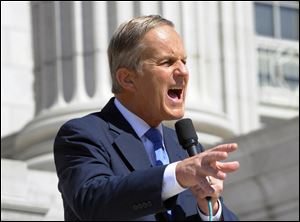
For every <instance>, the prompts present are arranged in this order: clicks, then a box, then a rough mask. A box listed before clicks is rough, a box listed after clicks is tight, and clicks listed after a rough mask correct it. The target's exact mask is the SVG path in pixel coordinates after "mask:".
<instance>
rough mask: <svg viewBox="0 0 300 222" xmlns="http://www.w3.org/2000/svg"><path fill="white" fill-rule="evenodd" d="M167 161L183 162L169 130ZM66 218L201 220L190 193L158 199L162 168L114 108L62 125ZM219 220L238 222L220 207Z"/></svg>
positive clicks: (58, 153)
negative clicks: (169, 213) (167, 214)
mask: <svg viewBox="0 0 300 222" xmlns="http://www.w3.org/2000/svg"><path fill="white" fill-rule="evenodd" d="M163 133H164V143H165V146H166V150H167V152H168V155H169V159H170V162H174V161H178V160H181V159H184V158H186V157H187V156H188V155H187V153H186V152H185V151H184V150H182V148H181V147H180V145H179V143H178V141H177V136H176V133H175V131H174V130H173V129H170V128H167V127H163ZM54 160H55V166H56V171H57V175H58V178H59V184H58V189H59V191H60V192H61V194H62V199H63V204H64V213H65V220H138V221H141V220H150V221H151V220H152V221H153V220H164V219H165V217H164V215H165V213H163V212H165V211H166V210H168V209H172V215H173V219H174V220H201V219H200V217H199V215H198V214H197V208H196V206H197V204H196V200H195V199H194V197H193V196H192V194H191V192H190V191H189V190H186V191H184V192H182V193H180V194H179V195H176V196H174V197H172V198H170V199H168V200H166V201H164V202H163V201H162V200H161V190H162V179H163V173H164V170H165V167H166V166H159V167H153V166H151V163H150V160H149V158H148V156H147V153H146V151H145V148H144V145H143V143H142V142H141V141H140V139H139V138H138V136H137V135H136V133H135V131H134V130H133V128H132V127H131V126H130V124H129V123H128V122H127V121H126V120H125V118H124V117H123V116H122V114H121V113H120V112H119V110H118V109H117V108H116V107H115V105H114V102H113V98H112V99H111V100H110V101H109V102H108V104H107V105H106V106H105V107H104V108H103V109H102V111H101V112H97V113H92V114H89V115H87V116H84V117H82V118H78V119H73V120H70V121H68V122H67V123H65V124H64V125H63V126H62V127H61V128H60V130H59V132H58V134H57V136H56V138H55V143H54ZM222 206H223V219H224V220H237V218H236V216H235V215H234V214H233V213H232V212H231V211H230V210H228V209H227V208H226V206H225V205H224V204H223V201H222Z"/></svg>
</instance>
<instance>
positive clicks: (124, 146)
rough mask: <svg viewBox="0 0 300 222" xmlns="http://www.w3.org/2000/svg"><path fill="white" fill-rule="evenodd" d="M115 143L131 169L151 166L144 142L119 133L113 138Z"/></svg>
mask: <svg viewBox="0 0 300 222" xmlns="http://www.w3.org/2000/svg"><path fill="white" fill-rule="evenodd" d="M115 144H116V146H117V148H118V149H119V150H120V151H121V153H122V154H123V156H124V157H125V158H126V160H127V161H128V162H129V163H130V165H131V166H132V167H133V169H135V170H143V169H147V168H149V167H150V166H151V163H150V160H149V158H148V155H147V153H146V150H145V147H144V144H143V143H142V142H141V141H140V140H137V139H136V138H135V137H134V136H132V135H130V134H127V133H125V132H124V133H121V134H120V135H119V136H118V137H117V138H116V139H115Z"/></svg>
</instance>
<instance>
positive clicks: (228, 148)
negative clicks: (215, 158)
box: [209, 143, 238, 153]
mask: <svg viewBox="0 0 300 222" xmlns="http://www.w3.org/2000/svg"><path fill="white" fill-rule="evenodd" d="M237 148H238V145H237V144H236V143H227V144H221V145H218V146H216V147H213V148H211V149H209V151H223V152H226V153H231V152H233V151H236V150H237Z"/></svg>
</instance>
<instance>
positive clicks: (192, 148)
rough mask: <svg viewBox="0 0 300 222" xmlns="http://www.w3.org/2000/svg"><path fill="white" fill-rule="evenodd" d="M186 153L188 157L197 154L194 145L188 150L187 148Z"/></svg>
mask: <svg viewBox="0 0 300 222" xmlns="http://www.w3.org/2000/svg"><path fill="white" fill-rule="evenodd" d="M187 152H188V154H189V156H195V155H197V154H198V152H197V146H196V145H192V146H190V147H189V148H187Z"/></svg>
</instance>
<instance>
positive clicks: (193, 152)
mask: <svg viewBox="0 0 300 222" xmlns="http://www.w3.org/2000/svg"><path fill="white" fill-rule="evenodd" d="M197 147H198V148H199V150H200V152H203V147H202V145H201V144H200V143H198V144H197V145H192V146H190V147H189V148H187V152H188V154H189V156H190V157H191V156H195V155H197V154H198V151H197ZM209 180H210V178H209ZM209 182H210V181H209ZM205 199H206V200H207V201H210V200H211V197H210V196H207V197H205Z"/></svg>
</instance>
